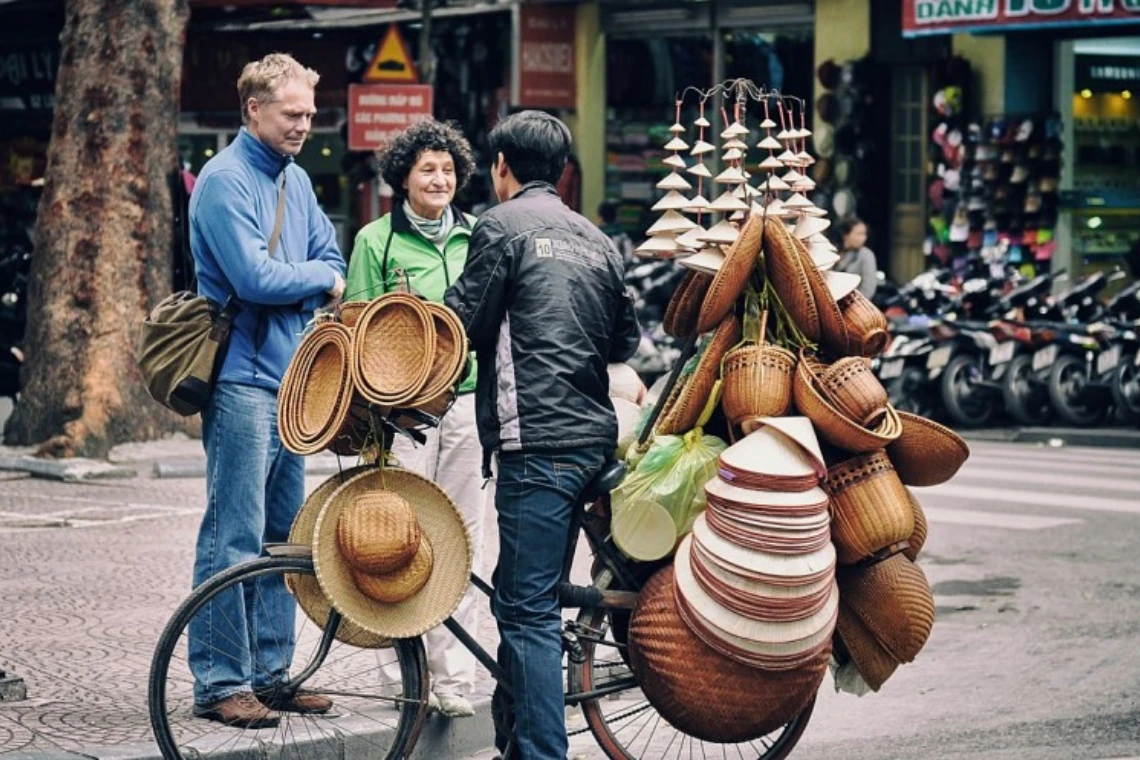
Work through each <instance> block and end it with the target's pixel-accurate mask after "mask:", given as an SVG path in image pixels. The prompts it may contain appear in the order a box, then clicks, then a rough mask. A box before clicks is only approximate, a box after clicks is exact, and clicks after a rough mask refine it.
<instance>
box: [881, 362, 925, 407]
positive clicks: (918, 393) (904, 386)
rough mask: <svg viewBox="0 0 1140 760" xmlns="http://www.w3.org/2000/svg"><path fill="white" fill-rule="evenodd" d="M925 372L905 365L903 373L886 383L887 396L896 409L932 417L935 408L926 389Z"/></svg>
mask: <svg viewBox="0 0 1140 760" xmlns="http://www.w3.org/2000/svg"><path fill="white" fill-rule="evenodd" d="M925 386H926V372H925V371H924V370H922V369H919V368H918V367H907V368H906V369H904V370H903V373H902V374H901V375H899V376H898V377H896V378H894V379H893V380H891V381H890V382H888V383H887V389H886V390H887V398H888V399H889V400H890V402H891V406H893V407H894V408H895V409H896V410H898V411H900V412H910V413H911V414H917V415H919V416H920V417H933V416H934V414H935V412H936V409H935V405H934V403H933V402H932V401H931V400H930V394H929V393H928V392H927V390H926V387H925Z"/></svg>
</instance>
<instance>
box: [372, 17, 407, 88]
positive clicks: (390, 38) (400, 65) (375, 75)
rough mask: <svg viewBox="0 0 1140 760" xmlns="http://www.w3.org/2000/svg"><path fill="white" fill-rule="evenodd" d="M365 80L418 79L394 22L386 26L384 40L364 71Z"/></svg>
mask: <svg viewBox="0 0 1140 760" xmlns="http://www.w3.org/2000/svg"><path fill="white" fill-rule="evenodd" d="M363 78H364V81H365V82H410V83H416V82H419V81H420V75H419V72H418V71H416V64H415V63H413V62H412V56H411V54H410V53H409V52H408V46H407V45H406V44H404V38H403V37H401V36H400V30H399V29H398V28H397V27H396V25H395V24H392V25H390V26H389V27H388V33H387V34H385V35H384V41H383V42H381V43H380V47H379V48H378V49H377V50H376V55H374V56H373V57H372V62H371V63H370V64H368V68H367V69H366V70H365V72H364V77H363Z"/></svg>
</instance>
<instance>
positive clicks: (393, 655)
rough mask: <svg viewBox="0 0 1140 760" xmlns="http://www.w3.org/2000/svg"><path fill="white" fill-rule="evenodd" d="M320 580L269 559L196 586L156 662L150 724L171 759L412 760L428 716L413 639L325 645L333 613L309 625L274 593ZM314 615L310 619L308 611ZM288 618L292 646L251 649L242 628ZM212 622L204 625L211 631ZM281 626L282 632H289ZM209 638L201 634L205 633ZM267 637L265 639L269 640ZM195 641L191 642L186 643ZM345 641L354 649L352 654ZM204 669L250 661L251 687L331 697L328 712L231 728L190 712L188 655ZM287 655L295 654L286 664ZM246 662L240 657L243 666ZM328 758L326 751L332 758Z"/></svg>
mask: <svg viewBox="0 0 1140 760" xmlns="http://www.w3.org/2000/svg"><path fill="white" fill-rule="evenodd" d="M302 581H303V582H309V583H315V580H314V579H313V561H312V559H311V558H309V557H265V558H262V559H257V560H254V561H252V562H247V563H244V564H242V565H239V566H237V567H233V568H230V569H229V570H226V571H224V572H222V573H219V574H218V575H216V576H214V577H213V578H211V579H210V580H208V581H206V582H205V583H203V584H202V585H201V586H199V587H198V588H196V589H195V590H194V592H193V593H192V594H191V595H190V596H189V597H188V598H187V599H186V601H185V602H183V603H182V605H181V606H180V607H179V608H178V610H177V611H176V612H175V613H174V616H173V617H172V618H171V620H170V622H169V623H168V624H167V626H166V629H165V630H164V631H163V632H162V635H161V637H160V638H159V641H158V646H157V647H156V649H155V653H154V657H153V659H152V661H151V670H150V681H149V687H148V695H147V696H148V706H149V709H150V721H151V727H152V728H153V730H154V736H155V740H156V741H157V742H158V746H159V749H160V750H161V751H162V756H163V757H164V758H166V760H181V759H182V758H187V759H188V758H210V757H216V758H221V757H225V758H234V757H247V756H248V757H251V758H252V757H257V758H286V757H290V758H306V757H318V756H320V757H323V756H336V757H342V756H343V757H352V758H361V759H365V758H366V759H367V760H387V759H388V758H396V757H404V755H405V753H406V752H410V751H411V748H412V746H413V745H414V743H415V740H416V738H417V736H418V734H419V730H420V727H421V726H422V723H423V718H424V716H425V715H426V714H427V693H428V675H427V661H426V657H425V655H424V647H423V643H422V642H421V640H420V639H418V638H417V639H400V640H395V641H393V642H391V643H390V645H389V646H385V647H375V648H373V645H374V644H378V643H381V642H380V641H379V640H378V639H376V638H375V637H372V640H369V641H365V640H364V639H366V638H368V637H363V636H360V635H359V631H358V630H357V631H356V632H355V633H354V635H347V636H346V635H344V630H345V629H349V628H351V625H350V624H348V623H344V626H345V628H340V627H339V626H338V635H337V637H336V638H335V639H333V638H332V637H331V636H325V631H324V630H323V625H324V624H327V621H328V618H329V614H330V609H329V608H328V607H325V608H324V609H322V610H317V611H316V612H317V614H316V615H314V617H316V618H317V619H319V620H320V621H321V623H322V625H317V624H316V623H314V622H313V621H312V620H311V619H310V618H309V616H308V615H306V614H305V612H303V611H302V610H301V609H300V608H299V606H298V604H297V602H296V601H295V600H294V597H293V596H291V595H288V594H287V592H286V593H285V594H282V593H281V587H282V586H284V587H285V588H289V589H292V588H293V585H292V584H294V583H297V582H302ZM309 612H310V613H313V612H314V610H313V609H312V608H311V607H310V608H309ZM282 617H284V618H286V619H287V618H289V617H293V618H295V624H294V628H295V637H294V640H293V642H289V641H287V640H286V641H280V640H277V639H287V637H280V636H279V637H273V636H271V635H267V634H266V632H265V631H259V639H258V640H255V641H250V636H249V634H248V630H249V628H250V626H249V625H248V624H247V621H248V620H257V619H259V618H260V619H268V620H274V621H277V622H280V621H281V619H282ZM207 624H208V625H207ZM286 628H287V626H286ZM207 631H208V633H207ZM267 636H268V638H267ZM192 637H193V638H192ZM347 641H359V642H362V643H364V644H365V646H355V645H353V644H351V643H346V642H347ZM191 648H193V649H195V650H196V652H197V654H196V658H197V659H198V660H199V661H200V662H206V661H213V662H215V663H216V662H220V661H228V663H229V664H230V665H231V666H237V664H236V663H237V658H236V655H235V652H248V653H249V657H248V659H249V663H248V665H246V666H245V667H248V676H249V678H250V680H251V682H252V684H253V685H257V686H259V687H260V684H261V683H264V682H269V681H272V682H274V683H282V682H284V683H285V684H286V688H297V687H298V686H299V688H300V690H299V692H298V693H300V694H303V695H304V694H319V695H323V696H325V697H328V698H330V699H332V700H333V707H332V709H331V710H329V711H328V712H326V713H323V714H314V713H299V712H281V714H280V715H281V717H280V722H279V723H278V724H277V725H276V726H272V727H265V728H257V729H252V728H246V729H243V728H237V727H232V726H227V725H224V724H221V723H218V722H214V721H210V720H206V719H204V718H200V717H196V716H195V715H194V677H193V676H192V675H191V671H190V664H189V659H188V651H189V650H190V649H191ZM290 652H291V655H290ZM243 659H244V658H243ZM330 752H331V753H333V754H331V755H330V754H329V753H330Z"/></svg>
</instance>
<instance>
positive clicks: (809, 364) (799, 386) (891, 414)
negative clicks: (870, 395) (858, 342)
mask: <svg viewBox="0 0 1140 760" xmlns="http://www.w3.org/2000/svg"><path fill="white" fill-rule="evenodd" d="M823 366H824V365H822V364H820V362H819V361H817V360H816V359H815V358H814V357H812V356H811V355H810V354H809V353H808V352H807V351H801V352H800V361H799V363H798V364H797V365H796V377H795V380H794V382H793V384H792V396H793V398H794V399H795V402H796V408H797V409H798V410H799V412H800V414H802V415H804V416H805V417H808V418H809V419H811V421H812V423H813V424H814V425H815V427H816V430H817V431H818V433H819V435H820V437H822V438H823V439H824V440H825V441H827V442H828V443H830V444H831V445H832V446H836V447H838V448H840V449H842V450H844V451H848V452H852V453H857V454H859V453H865V452H868V451H876V450H878V449H881V448H883V447H884V446H887V445H888V444H890V443H891V442H892V441H894V440H895V439H896V438H898V437H899V434H900V433H901V432H902V424H901V423H900V422H899V416H898V413H897V412H896V411H895V409H894V407H892V406H890V405H889V404H888V405H887V409H886V414H885V415H884V417H883V420H882V422H880V423H879V425H878V426H877V427H875V428H874V429H868V428H865V427H863V426H862V425H860V424H859V423H857V422H855V421H854V420H851V419H850V418H848V417H847V416H846V415H845V414H844V413H843V412H842V411H840V410H839V409H837V408H836V407H835V406H834V405H833V404H832V403H831V402H830V401H829V400H828V399H827V398H826V396H825V395H824V394H823V393H822V392H821V390H820V388H819V373H820V372H821V371H822V367H823Z"/></svg>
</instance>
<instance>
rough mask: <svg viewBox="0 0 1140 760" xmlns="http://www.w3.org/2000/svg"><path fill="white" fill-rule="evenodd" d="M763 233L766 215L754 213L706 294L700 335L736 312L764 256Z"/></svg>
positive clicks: (700, 322)
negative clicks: (761, 251)
mask: <svg viewBox="0 0 1140 760" xmlns="http://www.w3.org/2000/svg"><path fill="white" fill-rule="evenodd" d="M763 234H764V218H763V216H761V215H760V214H752V215H751V216H749V217H748V221H746V222H745V223H744V227H742V228H741V230H740V234H739V235H737V237H736V240H735V241H734V242H733V243H732V246H731V247H730V248H729V249H728V253H727V254H726V255H725V257H724V263H723V264H721V267H720V269H719V270H718V271H717V273H716V277H714V278H713V281H712V285H710V286H709V291H708V293H707V294H705V299H704V301H703V302H702V303H701V311H700V314H699V316H698V317H697V332H698V333H704V332H708V331H709V330H712V329H713V328H715V327H716V326H717V325H719V324H720V323H721V322H722V321H723V320H724V318H725V317H726V316H728V314H729V312H731V311H732V307H733V306H734V305H735V304H736V299H737V298H739V297H740V294H741V293H743V292H744V288H745V286H746V285H748V278H749V277H751V276H752V271H753V270H754V269H755V268H756V258H757V257H758V256H759V255H760V240H761V237H762V236H763Z"/></svg>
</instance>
